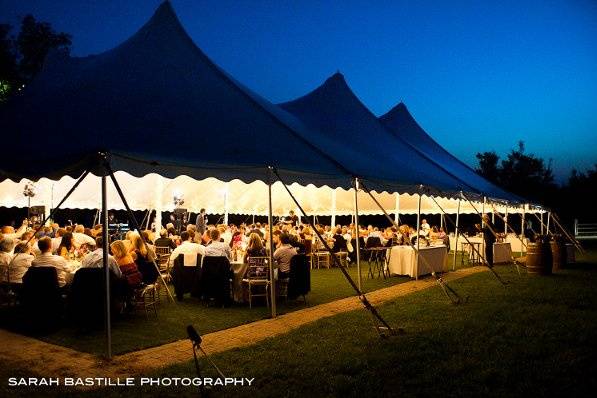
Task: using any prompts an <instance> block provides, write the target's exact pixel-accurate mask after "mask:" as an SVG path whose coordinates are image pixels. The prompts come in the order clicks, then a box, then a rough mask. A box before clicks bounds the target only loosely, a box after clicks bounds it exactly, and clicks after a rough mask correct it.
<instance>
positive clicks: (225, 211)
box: [224, 183, 229, 225]
mask: <svg viewBox="0 0 597 398" xmlns="http://www.w3.org/2000/svg"><path fill="white" fill-rule="evenodd" d="M224 189H225V190H224V225H228V189H229V188H228V183H226V184H225V185H224Z"/></svg>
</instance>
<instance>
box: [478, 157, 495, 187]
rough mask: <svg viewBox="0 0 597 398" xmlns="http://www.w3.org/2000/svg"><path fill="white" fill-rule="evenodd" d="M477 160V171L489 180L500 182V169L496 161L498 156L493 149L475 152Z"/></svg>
mask: <svg viewBox="0 0 597 398" xmlns="http://www.w3.org/2000/svg"><path fill="white" fill-rule="evenodd" d="M477 160H478V161H479V167H477V169H476V171H477V173H479V174H481V175H482V176H484V177H485V178H487V179H488V180H489V181H491V182H493V183H495V184H500V170H499V167H498V162H499V160H500V157H499V156H498V155H497V154H496V153H495V152H493V151H491V152H483V153H477Z"/></svg>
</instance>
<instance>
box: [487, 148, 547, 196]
mask: <svg viewBox="0 0 597 398" xmlns="http://www.w3.org/2000/svg"><path fill="white" fill-rule="evenodd" d="M477 159H478V161H479V167H478V168H477V172H478V173H479V174H481V175H482V176H483V177H485V178H487V179H488V180H490V181H492V182H494V183H496V184H497V185H500V186H502V187H503V188H505V189H506V190H508V191H510V192H512V193H515V194H517V195H519V196H522V197H524V198H527V199H533V200H537V201H538V202H539V203H544V204H548V203H549V202H550V200H551V199H553V194H554V193H555V191H556V190H557V186H556V184H555V183H554V177H553V172H552V169H551V162H549V163H548V164H547V165H546V164H545V162H544V160H543V159H541V158H538V157H536V156H535V155H532V154H527V153H525V148H524V142H523V141H520V142H519V143H518V149H513V150H512V151H511V152H510V153H509V154H508V156H507V158H506V159H503V160H501V162H500V157H499V156H498V155H497V154H496V153H495V152H483V153H477Z"/></svg>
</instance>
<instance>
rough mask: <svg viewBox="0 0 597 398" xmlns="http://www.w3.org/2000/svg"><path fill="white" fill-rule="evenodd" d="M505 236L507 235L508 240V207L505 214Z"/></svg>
mask: <svg viewBox="0 0 597 398" xmlns="http://www.w3.org/2000/svg"><path fill="white" fill-rule="evenodd" d="M504 235H506V238H507V237H508V206H506V211H505V213H504Z"/></svg>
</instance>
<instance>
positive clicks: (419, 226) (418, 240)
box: [415, 192, 421, 280]
mask: <svg viewBox="0 0 597 398" xmlns="http://www.w3.org/2000/svg"><path fill="white" fill-rule="evenodd" d="M417 196H418V197H419V198H418V199H419V200H418V205H417V252H416V253H415V280H419V247H420V243H421V242H420V240H421V234H420V231H421V192H419V193H418V194H417Z"/></svg>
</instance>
